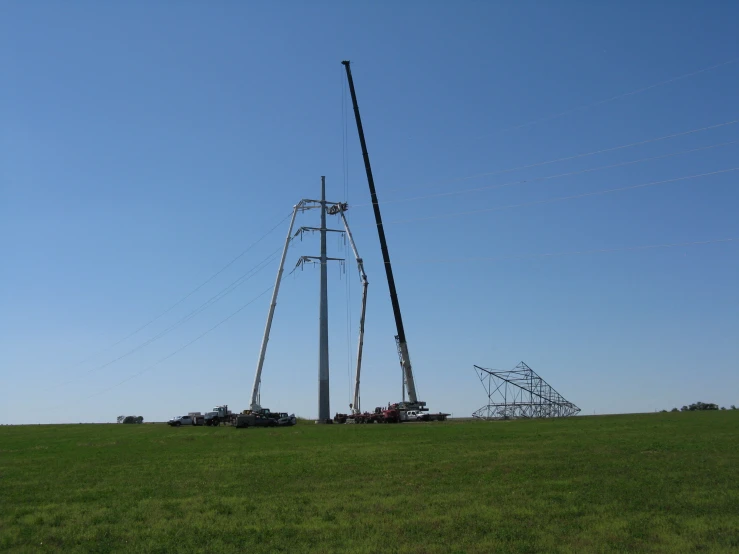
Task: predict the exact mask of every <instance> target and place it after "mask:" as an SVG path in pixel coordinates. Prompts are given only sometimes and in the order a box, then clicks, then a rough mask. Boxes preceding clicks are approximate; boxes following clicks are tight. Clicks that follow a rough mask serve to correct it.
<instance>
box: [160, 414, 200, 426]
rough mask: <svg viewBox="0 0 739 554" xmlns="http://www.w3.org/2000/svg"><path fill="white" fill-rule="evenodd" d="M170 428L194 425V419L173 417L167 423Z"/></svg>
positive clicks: (187, 416)
mask: <svg viewBox="0 0 739 554" xmlns="http://www.w3.org/2000/svg"><path fill="white" fill-rule="evenodd" d="M167 423H168V424H169V425H171V426H172V427H180V426H182V425H196V419H195V417H193V416H190V415H183V416H177V417H173V418H172V419H170V420H169V421H168V422H167Z"/></svg>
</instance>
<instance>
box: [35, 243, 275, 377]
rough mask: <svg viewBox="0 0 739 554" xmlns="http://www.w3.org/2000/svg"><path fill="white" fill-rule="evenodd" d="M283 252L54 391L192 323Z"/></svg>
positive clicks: (267, 258) (270, 257)
mask: <svg viewBox="0 0 739 554" xmlns="http://www.w3.org/2000/svg"><path fill="white" fill-rule="evenodd" d="M281 250H282V247H280V248H279V249H277V250H275V251H274V252H272V253H271V254H269V256H267V257H266V258H264V259H263V260H262V261H261V262H259V263H258V264H257V265H256V266H254V267H252V268H251V269H250V270H249V271H247V272H246V273H244V274H243V275H241V276H240V277H239V278H238V279H236V280H235V281H233V282H231V284H229V285H228V286H227V287H225V288H224V289H221V291H219V292H218V293H217V294H215V295H213V296H211V297H210V298H209V299H208V300H206V301H205V302H203V303H202V304H201V305H200V306H198V307H197V308H195V309H194V310H192V311H191V312H189V313H188V314H186V315H185V316H183V317H181V318H180V319H179V320H177V321H176V322H174V323H173V324H172V325H170V326H169V327H167V328H165V329H164V330H162V331H160V332H159V333H157V334H156V335H154V336H153V337H151V338H149V339H148V340H146V341H144V342H143V343H141V344H139V345H138V346H136V347H134V348H132V349H130V350H128V351H127V352H125V353H124V354H121V355H120V356H118V357H116V358H114V359H112V360H109V361H108V362H106V363H104V364H102V365H99V366H96V367H93V368H92V369H88V370H87V371H86V372H84V373H82V374H80V375H79V376H77V377H75V378H73V379H70V380H68V381H65V382H64V383H60V384H59V385H57V386H56V387H52V389H54V388H58V387H63V386H66V385H69V384H71V383H75V382H77V381H79V380H80V379H81V378H83V377H84V376H85V375H89V374H90V373H93V372H96V371H100V370H101V369H104V368H106V367H108V366H110V365H113V364H114V363H116V362H118V361H120V360H122V359H123V358H126V357H128V356H130V355H131V354H133V353H135V352H138V351H139V350H141V349H142V348H144V347H146V346H148V345H149V344H151V343H153V342H154V341H157V340H159V339H160V338H162V337H163V336H164V335H166V334H167V333H169V332H170V331H173V330H174V329H176V328H177V327H180V326H181V325H183V324H184V323H186V322H188V321H190V320H191V319H192V318H194V317H195V316H197V315H198V314H200V313H201V312H202V311H204V310H205V309H207V308H208V307H210V306H212V305H213V304H215V303H216V302H218V301H219V300H221V299H222V298H223V297H224V296H227V295H228V294H231V293H232V292H233V291H234V290H236V288H238V287H239V286H241V285H242V284H244V283H245V282H246V281H248V280H249V279H251V278H252V277H254V275H256V274H257V273H259V272H260V271H261V270H262V269H264V268H265V267H267V266H268V265H269V263H270V262H272V261H274V260H275V259H276V255H277V254H279V252H280V251H281ZM52 389H49V390H52Z"/></svg>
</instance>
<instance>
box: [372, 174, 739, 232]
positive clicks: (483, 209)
mask: <svg viewBox="0 0 739 554" xmlns="http://www.w3.org/2000/svg"><path fill="white" fill-rule="evenodd" d="M737 170H739V167H731V168H728V169H719V170H717V171H709V172H708V173H699V174H696V175H687V176H685V177H675V178H673V179H664V180H662V181H651V182H649V183H641V184H638V185H629V186H626V187H619V188H614V189H606V190H598V191H594V192H585V193H582V194H574V195H571V196H560V197H557V198H548V199H545V200H536V201H533V202H524V203H521V204H509V205H507V206H497V207H493V208H482V209H479V210H469V211H465V212H453V213H444V214H437V215H430V216H426V217H417V218H412V219H396V220H393V221H388V222H387V223H384V225H389V224H393V223H413V222H416V221H428V220H431V219H443V218H447V217H457V216H461V215H475V214H479V213H485V212H496V211H501V210H509V209H512V208H524V207H528V206H536V205H539V204H551V203H554V202H563V201H565V200H574V199H576V198H585V197H588V196H598V195H602V194H610V193H613V192H622V191H625V190H633V189H638V188H645V187H651V186H656V185H662V184H665V183H674V182H676V181H686V180H688V179H697V178H699V177H708V176H709V175H719V174H722V173H729V172H731V171H737Z"/></svg>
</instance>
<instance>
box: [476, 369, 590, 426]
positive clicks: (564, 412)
mask: <svg viewBox="0 0 739 554" xmlns="http://www.w3.org/2000/svg"><path fill="white" fill-rule="evenodd" d="M475 372H476V373H477V376H478V377H479V378H480V382H481V383H482V386H483V387H484V388H485V392H486V393H487V395H488V405H487V406H483V407H482V408H480V409H479V410H477V411H476V412H475V413H473V414H472V417H474V418H477V419H515V418H532V417H567V416H572V415H575V414H577V413H579V412H580V408H578V407H577V406H575V405H574V404H573V403H572V402H570V401H568V400H567V399H565V398H564V397H563V396H562V395H561V394H559V393H558V392H557V391H556V390H554V389H553V388H552V387H551V386H550V385H549V384H548V383H547V382H546V381H545V380H544V379H542V378H541V377H539V375H538V374H537V373H536V372H535V371H534V370H533V369H531V368H530V367H529V366H527V365H526V364H525V363H523V362H521V363H520V364H518V365H517V366H516V367H514V368H513V369H511V370H508V371H494V370H492V369H485V368H484V367H480V366H475Z"/></svg>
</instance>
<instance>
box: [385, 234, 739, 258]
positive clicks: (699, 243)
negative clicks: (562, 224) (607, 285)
mask: <svg viewBox="0 0 739 554" xmlns="http://www.w3.org/2000/svg"><path fill="white" fill-rule="evenodd" d="M722 242H739V237H732V238H725V239H712V240H696V241H690V242H674V243H668V244H648V245H643V246H625V247H621V248H597V249H593V250H575V251H571V252H551V253H546V254H523V255H519V256H497V257H485V256H473V257H469V258H427V259H422V260H406V261H402V260H401V261H400V262H398V263H400V264H412V265H417V264H435V263H458V262H475V261H481V262H482V261H495V262H497V261H509V260H523V259H530V258H548V257H550V258H554V257H560V256H581V255H587V254H602V253H609V252H632V251H637V250H652V249H657V248H677V247H681V246H702V245H705V244H718V243H722Z"/></svg>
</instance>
